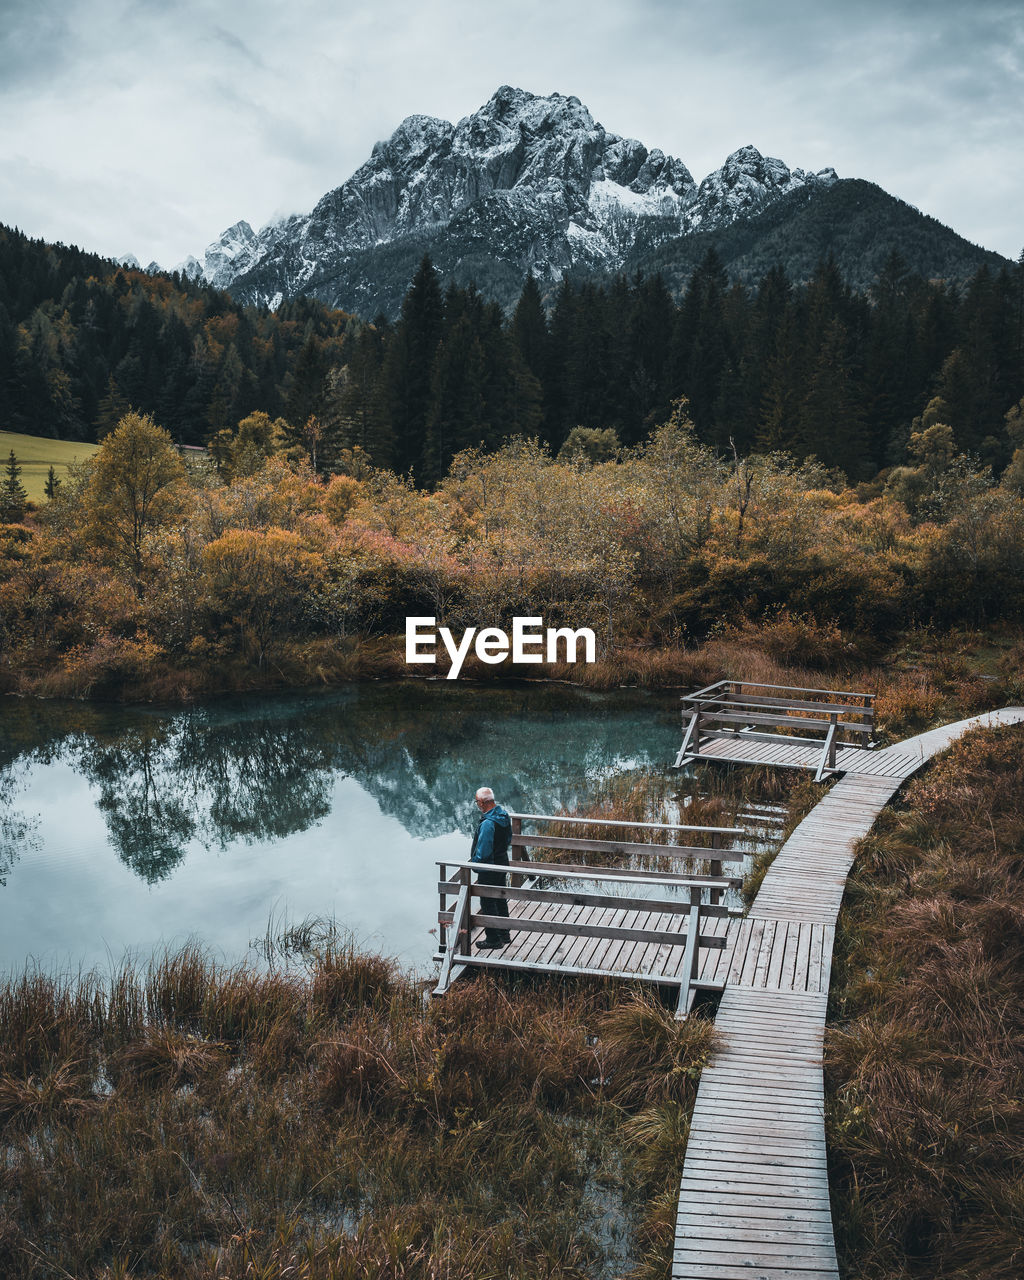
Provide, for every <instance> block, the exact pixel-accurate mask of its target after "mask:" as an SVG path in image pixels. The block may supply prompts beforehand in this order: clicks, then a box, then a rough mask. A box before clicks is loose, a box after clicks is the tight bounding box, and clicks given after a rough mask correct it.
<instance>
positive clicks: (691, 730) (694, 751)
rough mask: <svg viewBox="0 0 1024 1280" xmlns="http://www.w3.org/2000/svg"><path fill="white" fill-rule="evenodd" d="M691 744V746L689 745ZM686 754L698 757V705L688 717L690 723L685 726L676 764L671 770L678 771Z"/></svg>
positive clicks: (698, 704)
mask: <svg viewBox="0 0 1024 1280" xmlns="http://www.w3.org/2000/svg"><path fill="white" fill-rule="evenodd" d="M691 743H692V744H693V745H692V746H691V745H690V744H691ZM687 753H689V754H690V755H692V756H697V755H700V703H699V702H698V703H697V706H696V709H695V710H694V712H693V714H692V715H691V716H690V723H689V724H688V725H687V726H686V733H685V734H684V735H683V745H682V746H681V747H680V748H679V751H678V753H677V755H676V762H675V764H674V765H673V768H675V769H680V768H682V765H683V760H684V759H685V758H686V755H687Z"/></svg>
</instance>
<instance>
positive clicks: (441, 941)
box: [437, 862, 448, 953]
mask: <svg viewBox="0 0 1024 1280" xmlns="http://www.w3.org/2000/svg"><path fill="white" fill-rule="evenodd" d="M440 871H441V881H442V883H443V882H444V881H446V880H447V879H448V868H447V867H446V866H445V864H444V863H443V862H442V863H441V866H440ZM439 896H440V899H441V905H440V907H439V909H438V913H437V949H438V951H440V952H442V953H443V952H444V951H446V950H447V948H448V926H447V925H446V924H445V922H444V921H443V920H442V919H441V917H442V916H443V915H444V913H445V912H446V911H447V910H448V895H447V894H446V893H445V891H444V890H443V889H441V890H440V893H439Z"/></svg>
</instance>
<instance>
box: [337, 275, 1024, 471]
mask: <svg viewBox="0 0 1024 1280" xmlns="http://www.w3.org/2000/svg"><path fill="white" fill-rule="evenodd" d="M341 383H342V385H341V387H340V392H339V394H338V395H337V396H336V399H335V401H334V403H333V404H327V405H326V406H325V408H326V411H327V413H328V414H329V415H331V416H333V418H334V419H335V420H337V422H338V424H339V430H340V432H341V434H342V436H343V437H344V439H345V442H346V443H348V444H349V445H352V444H358V445H360V446H361V447H362V448H364V449H365V450H366V451H367V452H368V453H369V454H370V455H371V456H372V457H373V458H374V459H375V460H376V461H378V462H382V463H386V464H387V465H391V466H394V467H395V468H397V469H398V470H400V471H405V470H407V469H410V468H411V469H412V470H413V471H414V473H415V474H416V475H417V477H418V478H421V479H423V480H425V481H428V482H430V481H436V480H437V479H439V478H440V477H441V476H442V475H443V474H444V473H445V470H446V468H447V465H448V463H449V461H450V460H451V457H452V456H453V455H454V453H456V452H457V451H458V450H459V449H461V448H464V447H467V446H475V445H480V444H482V445H484V446H485V447H494V446H495V445H496V444H498V443H500V441H501V440H502V439H506V438H507V437H508V436H509V435H510V434H514V433H516V432H524V433H526V434H531V433H533V432H536V433H537V434H539V435H540V437H541V438H542V439H543V440H544V441H545V442H546V443H547V444H548V445H549V446H551V448H552V449H553V450H556V451H557V450H558V449H559V448H560V447H561V446H562V445H563V444H564V443H565V441H566V440H567V438H568V437H569V435H570V433H571V432H572V431H573V430H574V428H576V427H578V426H582V427H585V428H588V429H591V430H604V431H608V430H611V431H614V432H615V434H616V437H617V439H618V441H619V443H620V444H622V445H624V446H629V445H633V444H636V443H638V442H639V441H640V440H642V439H643V438H644V437H645V436H646V435H647V434H648V432H649V431H650V428H651V426H652V425H654V424H655V423H657V422H660V421H664V420H665V419H667V417H668V416H669V414H670V412H671V405H672V403H673V401H675V400H676V399H677V398H679V397H680V396H685V397H686V398H687V399H688V400H689V409H690V414H691V416H692V418H693V420H694V423H695V425H696V427H697V431H698V435H699V436H700V438H701V439H702V440H704V441H705V442H707V443H709V444H712V445H714V446H716V447H717V448H719V449H722V450H724V451H727V452H731V451H732V449H733V448H735V450H736V452H737V453H738V454H740V455H745V454H748V453H751V452H754V451H774V450H784V451H788V452H790V453H793V454H795V455H796V456H797V457H799V458H805V457H808V456H810V455H814V456H816V457H817V458H818V459H819V460H820V461H821V462H823V463H824V464H826V465H827V466H829V467H836V468H839V469H840V470H842V471H843V472H845V474H846V475H847V476H848V477H849V478H850V479H851V480H854V481H859V480H866V479H869V478H871V477H873V476H874V475H876V474H877V472H878V471H879V470H880V469H882V468H884V467H886V466H893V465H896V464H898V463H900V462H902V461H904V460H905V455H906V446H907V442H908V440H909V437H910V434H911V431H912V430H913V429H915V426H919V421H918V422H917V423H915V420H919V419H920V417H921V415H922V414H923V413H924V412H925V409H926V407H927V406H929V405H930V404H931V403H932V402H933V401H936V400H937V401H938V405H939V408H940V411H941V416H942V418H943V420H944V421H945V422H946V423H948V424H949V425H950V426H951V427H952V428H953V433H954V437H955V441H956V445H957V447H958V448H960V449H961V450H965V451H969V452H972V453H974V454H976V455H978V456H979V457H980V458H981V460H982V461H983V462H985V463H988V464H991V465H992V466H993V467H994V468H995V469H996V470H997V471H998V470H1001V469H1002V468H1003V467H1004V466H1005V465H1006V464H1007V463H1008V462H1009V460H1010V458H1011V456H1012V452H1013V445H1014V441H1013V440H1012V439H1011V437H1010V436H1009V435H1008V434H1007V432H1006V429H1005V423H1004V418H1005V415H1006V413H1007V412H1008V410H1010V409H1011V408H1012V406H1014V405H1015V404H1016V403H1017V402H1018V401H1019V400H1020V398H1021V396H1022V395H1024V258H1022V261H1021V262H1020V263H1018V264H1017V265H1016V266H1015V267H1014V268H1013V269H1012V270H1006V271H1003V272H1001V273H999V274H994V273H993V272H992V271H991V270H990V269H989V268H988V267H982V268H981V269H980V270H979V271H978V273H977V274H976V275H975V276H974V278H973V279H972V280H971V281H970V282H969V283H968V284H967V285H966V286H965V287H964V288H963V289H958V288H956V287H953V286H949V285H947V284H944V283H934V282H927V281H924V280H922V279H920V278H919V277H915V276H912V275H911V274H910V273H908V272H907V271H906V269H905V268H904V266H903V264H902V262H901V260H900V258H899V256H898V255H896V254H893V255H892V256H891V257H890V259H889V260H888V262H887V263H886V266H885V269H884V271H883V272H882V273H881V275H880V277H879V278H878V280H877V281H876V282H875V284H874V286H873V287H872V289H871V290H870V291H869V292H868V293H866V294H865V293H857V292H855V291H854V290H852V289H851V288H850V287H849V286H848V285H847V284H846V283H845V282H844V281H843V279H842V277H841V275H840V273H839V271H838V269H837V268H836V266H835V264H834V263H833V262H830V261H826V262H823V263H821V264H820V265H819V266H818V268H817V269H816V271H815V272H814V274H813V276H812V278H811V279H810V280H809V281H808V282H807V283H806V284H804V285H800V286H797V285H794V284H793V283H792V282H791V281H789V280H788V279H787V278H786V275H785V273H784V272H783V271H782V270H781V269H780V268H776V269H773V270H771V271H769V272H768V274H767V275H766V276H765V277H764V279H763V280H762V281H761V282H760V284H759V286H758V287H757V288H756V289H753V290H748V289H746V288H744V287H742V286H741V285H738V284H734V285H730V284H729V281H728V279H727V277H726V274H725V271H724V269H723V268H722V265H721V262H720V261H719V259H718V257H717V255H716V254H715V253H714V251H713V250H712V251H711V252H710V253H709V254H708V255H707V257H706V258H705V260H704V261H703V263H702V264H701V266H700V267H699V268H698V269H697V270H696V271H694V272H693V274H692V275H691V277H690V280H689V284H688V287H687V289H686V291H685V293H684V295H683V297H682V299H681V301H680V302H678V303H676V302H674V301H673V299H672V297H671V295H670V294H669V292H668V290H667V288H666V286H665V284H664V282H663V281H662V279H661V278H660V277H659V276H652V277H649V278H646V279H644V278H637V279H634V280H632V281H629V280H626V279H625V278H623V277H618V278H616V279H614V280H612V281H611V282H609V283H605V284H601V283H596V282H593V281H582V282H574V281H572V280H571V279H566V280H564V281H563V282H562V283H561V285H560V286H559V287H558V289H557V291H556V293H555V295H554V298H553V299H552V301H551V305H550V308H547V309H546V308H545V306H544V301H543V299H542V296H541V292H540V289H539V287H538V285H537V283H536V281H535V280H533V279H532V277H531V278H529V279H528V280H527V281H526V284H525V286H524V289H523V291H522V294H521V296H520V299H519V302H518V304H517V306H516V307H515V309H514V311H513V312H512V314H511V316H510V317H509V318H508V320H507V321H506V322H505V323H502V320H501V316H500V314H499V313H498V311H497V308H495V307H494V306H491V305H488V304H486V303H484V302H483V301H482V299H481V298H480V296H479V294H477V293H476V291H475V290H474V289H473V288H472V287H470V288H469V289H459V288H456V287H454V286H452V287H449V288H448V290H447V292H445V293H442V290H441V285H440V281H439V279H438V277H437V274H436V272H435V271H434V270H433V268H432V266H431V264H430V262H429V260H427V259H425V260H424V262H423V263H422V264H421V266H420V269H419V271H418V272H417V275H416V277H415V279H414V280H413V282H412V285H411V286H410V289H409V291H408V293H407V295H406V297H405V301H404V303H403V306H402V311H401V315H400V317H399V319H398V321H397V323H396V324H395V325H394V327H393V328H392V327H384V328H376V329H373V330H370V329H367V330H363V331H362V333H361V334H360V335H358V336H357V337H356V338H355V339H354V342H353V344H352V347H351V348H350V354H349V359H348V363H347V366H346V369H345V371H344V374H343V377H342V379H341ZM335 386H336V388H337V386H338V384H337V382H336V383H335Z"/></svg>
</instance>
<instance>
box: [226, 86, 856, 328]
mask: <svg viewBox="0 0 1024 1280" xmlns="http://www.w3.org/2000/svg"><path fill="white" fill-rule="evenodd" d="M834 181H836V176H835V174H834V172H833V171H832V170H823V171H822V172H821V173H818V174H807V173H804V171H803V170H801V169H794V170H790V169H789V168H788V167H787V166H786V165H785V164H783V162H782V161H781V160H775V159H772V158H770V157H765V156H762V155H761V153H760V152H759V151H758V150H757V149H756V148H755V147H753V146H747V147H742V148H740V149H739V150H738V151H735V152H734V153H733V154H732V155H731V156H729V157H728V159H727V160H726V162H725V164H724V165H723V166H722V168H721V169H718V170H716V171H715V172H714V173H711V174H709V175H708V176H707V177H706V178H705V179H704V181H703V182H701V183H700V185H699V186H698V185H697V183H696V182H695V181H694V179H693V176H692V174H691V173H690V171H689V169H687V167H686V165H685V164H683V162H682V161H681V160H678V159H676V158H675V157H673V156H670V155H666V154H665V153H664V152H663V151H660V150H657V149H654V150H649V149H648V148H647V147H646V146H645V145H644V144H643V143H641V142H639V141H638V140H637V139H635V138H624V137H620V136H619V135H617V134H614V133H611V132H609V131H608V130H607V129H605V127H604V126H603V125H602V124H600V123H599V122H597V121H595V120H594V118H593V116H592V115H591V113H590V111H589V110H588V109H587V108H586V106H584V105H583V103H581V102H580V100H579V99H578V98H575V97H567V96H564V95H563V94H560V93H551V94H548V95H546V96H544V95H539V94H534V93H530V92H527V91H526V90H524V89H518V88H514V87H513V86H511V85H502V86H501V88H499V89H498V90H497V91H496V92H495V93H494V94H493V95H492V96H491V98H490V99H489V100H488V101H487V102H485V103H484V105H483V106H482V107H481V108H480V109H479V110H478V111H476V112H474V113H473V114H472V115H468V116H465V117H464V118H463V119H461V120H459V121H458V122H457V123H456V124H452V123H450V122H449V121H447V120H439V119H436V118H435V117H433V116H427V115H412V116H407V117H406V119H404V120H403V121H402V122H401V124H400V125H399V126H398V128H397V129H396V130H395V131H394V133H393V134H392V135H391V137H390V138H388V139H387V140H386V141H382V142H378V143H377V144H376V145H375V146H374V148H373V150H372V152H371V154H370V157H369V159H368V160H367V161H366V162H365V163H364V164H363V165H362V166H361V167H360V168H359V169H357V170H356V172H355V173H354V174H353V175H352V177H351V178H349V179H348V180H347V181H346V182H344V183H342V185H341V186H339V187H337V188H335V189H334V190H333V191H330V192H328V193H327V194H326V195H325V196H324V197H323V198H322V199H321V200H320V201H319V203H318V204H317V205H316V207H315V208H314V209H313V210H312V212H311V213H309V214H306V215H296V216H292V217H288V218H285V219H283V220H279V221H277V222H273V223H270V224H268V225H267V226H266V227H264V228H262V229H261V231H260V232H259V233H258V234H257V233H255V232H254V231H253V230H252V227H251V226H250V225H249V223H248V222H245V221H240V222H237V223H235V224H234V226H232V227H230V228H229V229H228V230H227V231H225V232H224V234H223V235H222V236H221V237H220V238H219V239H218V240H215V241H214V242H213V243H212V244H211V245H210V246H209V247H208V248H207V250H206V253H205V258H204V275H205V277H206V279H207V280H208V281H209V282H210V283H212V284H214V285H217V286H219V287H222V288H229V289H230V290H231V291H232V293H234V295H235V296H236V297H237V298H239V299H240V300H243V301H247V302H255V303H260V304H264V305H267V304H273V305H276V304H277V302H279V301H280V299H281V298H283V297H289V296H294V295H296V294H298V293H302V292H309V293H312V294H314V295H315V296H317V297H319V298H321V299H322V300H323V301H325V302H327V303H329V304H331V305H335V306H341V307H345V308H348V309H352V310H361V311H363V312H364V313H368V314H375V313H376V311H377V310H380V309H382V308H383V309H386V310H394V306H395V298H396V289H397V288H398V284H399V281H398V279H397V276H399V275H400V277H401V280H400V292H399V293H398V294H397V296H400V293H401V292H404V288H405V285H406V284H407V283H408V278H409V274H410V272H409V269H408V261H409V257H410V255H412V256H413V257H415V256H416V255H417V254H419V253H421V252H423V251H428V250H429V251H430V252H431V253H432V255H433V256H434V257H435V260H439V261H440V262H441V263H442V265H443V263H444V262H447V263H450V264H451V270H452V273H453V274H461V275H466V274H467V273H470V274H471V273H472V271H473V270H474V266H473V264H474V263H479V264H480V266H479V267H477V268H476V270H478V271H479V270H484V271H485V272H487V273H493V272H494V271H500V272H501V273H502V279H505V278H506V277H507V281H508V284H507V288H506V292H508V293H511V292H512V291H513V289H514V287H515V283H516V281H517V280H518V282H519V284H521V282H522V279H523V278H524V277H525V275H526V273H527V271H533V272H534V273H535V274H537V275H538V276H539V277H541V278H545V279H548V280H556V279H558V278H560V277H561V275H562V274H563V273H564V272H565V271H566V270H568V269H570V268H573V267H582V268H584V269H609V270H617V269H618V268H619V267H620V266H621V265H622V263H623V262H624V261H625V260H626V258H627V256H628V255H629V254H630V253H631V252H632V251H633V250H634V249H635V248H636V247H637V245H638V244H640V243H643V244H644V245H645V246H653V245H654V244H657V243H659V242H660V241H661V240H664V239H666V238H669V237H673V236H679V235H684V234H687V233H688V232H690V231H695V230H707V229H710V228H715V227H720V226H724V225H727V224H728V223H730V222H733V221H735V220H736V219H737V218H742V217H747V216H752V215H753V214H756V213H758V212H760V211H761V210H762V209H763V208H764V207H766V205H768V204H770V203H771V202H772V201H774V200H776V199H779V198H780V197H782V196H784V195H786V194H788V193H789V192H791V191H793V190H796V189H797V188H799V187H813V186H826V185H829V184H830V183H831V182H834ZM396 255H397V256H396ZM392 262H394V263H395V265H394V266H392ZM399 262H401V264H402V265H401V266H399V265H398V263H399ZM392 275H396V279H395V280H394V281H393V280H392V279H391V276H392Z"/></svg>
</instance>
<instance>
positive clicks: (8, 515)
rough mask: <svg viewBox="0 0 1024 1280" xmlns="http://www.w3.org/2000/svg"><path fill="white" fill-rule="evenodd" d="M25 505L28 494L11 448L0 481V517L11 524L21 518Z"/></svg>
mask: <svg viewBox="0 0 1024 1280" xmlns="http://www.w3.org/2000/svg"><path fill="white" fill-rule="evenodd" d="M27 505H28V494H27V493H26V492H25V486H24V485H23V484H22V483H21V467H19V466H18V459H17V458H16V457H15V456H14V450H13V449H12V450H11V452H10V456H9V457H8V459H7V467H6V476H5V477H4V480H3V482H2V483H0V519H2V520H5V521H7V522H9V523H12V524H13V523H15V522H16V521H18V520H21V519H22V518H23V517H24V515H25V508H26V507H27Z"/></svg>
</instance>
